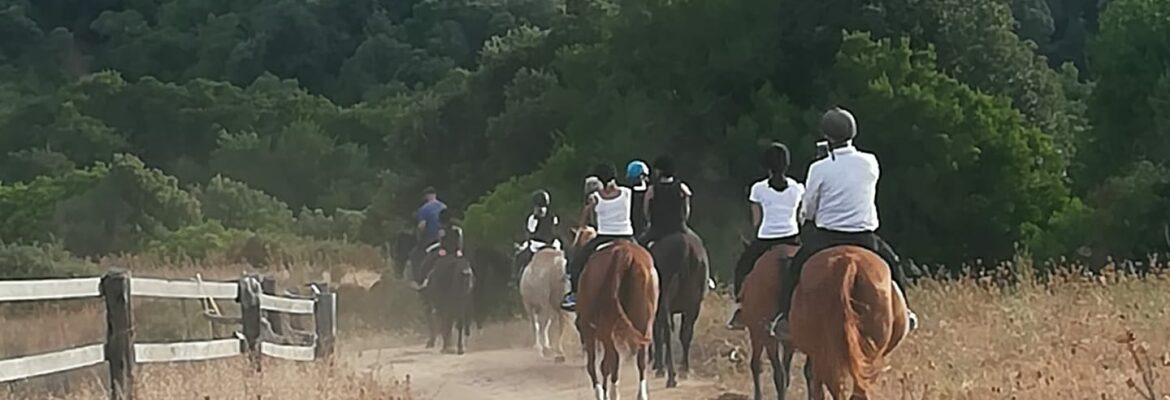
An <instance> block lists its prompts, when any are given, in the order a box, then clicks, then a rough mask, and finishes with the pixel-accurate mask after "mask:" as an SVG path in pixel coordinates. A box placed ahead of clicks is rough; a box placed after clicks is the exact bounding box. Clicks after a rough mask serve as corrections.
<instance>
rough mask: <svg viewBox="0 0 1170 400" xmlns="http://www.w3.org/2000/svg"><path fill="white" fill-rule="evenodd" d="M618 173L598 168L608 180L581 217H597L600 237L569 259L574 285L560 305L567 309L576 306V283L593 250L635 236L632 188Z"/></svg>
mask: <svg viewBox="0 0 1170 400" xmlns="http://www.w3.org/2000/svg"><path fill="white" fill-rule="evenodd" d="M616 175H617V174H616V172H615V171H614V168H613V166H612V165H602V166H598V168H597V174H596V176H597V177H598V178H600V180H601V181H602V182H605V187H603V188H602V189H601V190H599V191H597V192H596V193H593V194H591V195H590V196H589V198H588V202H587V203H586V204H585V210H584V213H585V214H586V216H585V217H582V218H581V219H582V220H589V219H590V218H588V216H589V215H592V216H594V217H595V218H594V220H595V221H597V237H595V238H593V240H590V241H589V243H586V244H585V245H584V246H583V247H581V248H580V249H578V250H577V251H576V252H575V254H573V258H572V259H570V260H569V265H568V268H567V272H568V273H569V282H570V283H571V284H572V288H571V289H570V290H571V291H570V292H569V293H568V294H566V295H565V301H564V303H562V304H561V307H562V308H564V309H566V310H569V311H572V310H574V309H576V307H577V296H576V291H577V283H578V280H579V279H580V278H581V273H582V271H583V270H584V269H585V264H586V263H587V262H588V261H589V257H590V256H591V255H593V251H595V250H597V248H598V247H600V246H601V245H603V244H606V243H609V242H612V241H614V240H619V239H626V240H630V239H632V238H633V236H634V225H633V223H632V222H631V221H630V212H631V204H632V202H633V191H632V190H630V188H627V187H622V186H618V184H617V177H616Z"/></svg>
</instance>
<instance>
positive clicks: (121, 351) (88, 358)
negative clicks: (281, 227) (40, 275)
mask: <svg viewBox="0 0 1170 400" xmlns="http://www.w3.org/2000/svg"><path fill="white" fill-rule="evenodd" d="M269 286H271V285H269ZM312 288H313V293H314V295H313V296H312V298H291V297H281V296H277V295H274V294H266V293H263V292H262V291H261V281H260V277H258V276H253V275H248V276H244V277H241V278H240V279H239V280H238V281H237V282H206V281H202V280H201V279H200V280H168V279H154V278H131V277H130V273H129V272H127V271H123V270H118V269H114V270H111V271H110V272H109V273H107V274H106V275H105V276H103V277H100V278H79V279H46V280H13V281H0V303H3V302H17V301H20V302H26V301H47V300H64V299H81V298H98V297H101V298H102V299H104V300H105V303H106V340H105V343H100V344H92V345H86V346H81V347H76V348H72V349H66V350H60V351H55V352H49V353H43V354H35V355H28V356H22V357H16V358H10V359H4V360H0V382H10V381H17V380H22V379H28V378H32V377H37V376H41V375H47V374H52V373H57V372H64V371H69V370H73V369H78V368H84V367H89V366H93V365H97V364H102V363H105V364H106V366H107V368H108V369H109V374H110V398H111V399H113V400H132V399H134V365H136V364H140V363H167V362H185V361H203V360H214V359H221V358H230V357H237V356H248V357H250V359H251V360H253V361H259V359H260V357H261V356H262V355H263V356H268V357H274V358H280V359H285V360H293V361H313V360H318V359H324V358H327V357H330V356H331V355H332V353H333V343H334V340H335V339H334V337H335V335H336V333H337V326H336V324H335V321H336V320H337V318H336V312H337V294H336V293H334V292H332V291H330V290H329V289H328V285H322V284H314V285H313V286H312ZM135 296H140V297H156V298H168V299H219V300H234V301H235V302H236V303H238V304H239V305H240V323H241V325H242V326H241V329H240V330H239V331H238V332H237V333H236V336H235V337H234V338H223V339H213V340H203V341H187V342H175V343H136V342H135V340H134V321H133V320H134V318H133V310H132V302H131V301H130V300H131V298H132V297H135ZM275 313H288V314H299V315H311V316H312V317H313V321H314V325H315V329H314V330H313V333H312V334H313V336H314V337H313V339H314V340H313V341H312V343H313V344H312V345H295V344H282V343H276V342H273V341H271V339H272V336H273V335H271V334H268V335H265V328H264V327H265V324H264V321H265V320H267V319H268V318H266V317H265V316H264V315H265V314H269V315H272V316H273V318H277V317H276V316H277V314H275ZM269 322H271V321H269ZM269 326H271V324H269ZM258 367H259V364H257V368H258Z"/></svg>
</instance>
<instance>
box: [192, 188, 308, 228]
mask: <svg viewBox="0 0 1170 400" xmlns="http://www.w3.org/2000/svg"><path fill="white" fill-rule="evenodd" d="M193 192H194V194H195V197H196V198H197V199H198V200H199V204H200V205H201V206H202V207H203V216H204V217H207V218H208V219H213V220H216V221H219V222H220V223H221V224H223V226H224V227H226V228H231V229H244V230H253V231H275V232H284V231H287V230H288V229H289V228H290V227H291V226H292V224H293V214H292V210H289V208H288V205H287V204H285V203H284V202H282V201H280V200H277V199H276V198H275V197H272V196H270V195H268V194H267V193H264V192H262V191H260V190H256V189H253V188H251V187H248V185H246V184H244V183H242V182H238V181H234V180H232V179H230V178H227V177H224V176H222V175H216V176H215V177H214V178H211V181H210V182H208V183H207V185H206V186H203V187H197V188H195V189H194V190H193Z"/></svg>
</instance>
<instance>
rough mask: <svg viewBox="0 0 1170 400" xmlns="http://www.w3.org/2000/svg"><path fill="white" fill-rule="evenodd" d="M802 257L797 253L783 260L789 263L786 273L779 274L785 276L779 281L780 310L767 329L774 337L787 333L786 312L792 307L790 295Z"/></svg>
mask: <svg viewBox="0 0 1170 400" xmlns="http://www.w3.org/2000/svg"><path fill="white" fill-rule="evenodd" d="M802 250H803V249H802ZM804 259H805V258H802V257H800V254H799V253H798V254H797V257H796V259H794V260H785V261H784V262H788V264H789V265H788V268H787V273H786V274H781V275H780V276H783V277H784V278H785V279H783V280H781V282H780V310H779V311H780V312H779V313H777V314H776V319H775V320H773V321H772V324H771V327H770V329H769V331H770V332H771V333H772V336H774V337H777V338H786V337H787V335H788V312H789V311H790V310H791V309H792V295H793V294H795V292H796V284H797V283H798V281H799V280H800V270H801V267H802V266H803V265H802V264H803V260H804Z"/></svg>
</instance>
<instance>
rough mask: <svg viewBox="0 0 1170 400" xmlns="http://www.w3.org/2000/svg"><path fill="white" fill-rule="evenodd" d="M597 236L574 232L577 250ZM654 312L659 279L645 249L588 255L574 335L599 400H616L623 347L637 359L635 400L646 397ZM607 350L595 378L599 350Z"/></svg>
mask: <svg viewBox="0 0 1170 400" xmlns="http://www.w3.org/2000/svg"><path fill="white" fill-rule="evenodd" d="M596 235H597V233H596V231H594V230H593V229H591V228H582V229H579V230H578V231H577V232H576V240H574V241H573V243H574V247H575V248H580V247H581V246H582V245H583V244H584V243H586V242H588V241H589V240H590V239H592V238H593V237H595V236H596ZM657 308H658V274H657V272H655V270H654V260H653V258H651V256H650V253H649V252H647V251H646V249H644V248H642V246H639V245H638V244H637V243H634V242H633V241H629V240H618V241H615V242H613V243H610V244H607V245H602V246H601V247H599V248H598V249H597V251H595V252H594V253H593V254H592V255H591V256H589V260H588V262H587V263H586V264H585V269H584V271H582V272H581V279H580V281H579V282H578V288H577V331H578V332H580V334H581V343H582V346H583V347H584V350H585V356H586V361H585V369H586V371H587V372H588V373H589V380H590V381H591V382H592V383H593V390H594V394H595V395H596V398H597V399H598V400H604V399H611V398H612V399H617V398H618V397H619V396H618V366H619V364H620V358H621V354H619V353H618V348H617V346H618V345H621V344H624V345H626V346H628V347H629V350H630V351H631V352H633V353H635V354H636V357H637V359H636V362H637V365H638V397H637V398H638V400H647V399H649V398H650V394H649V388H648V387H647V383H646V363H647V357H648V350H649V347H650V342H651V334H652V333H653V327H654V315H655V311H656V310H657ZM598 345H601V348H602V350H604V351H605V358H604V359H603V360H602V361H601V379H600V380H599V379H598V377H597V346H598Z"/></svg>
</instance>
